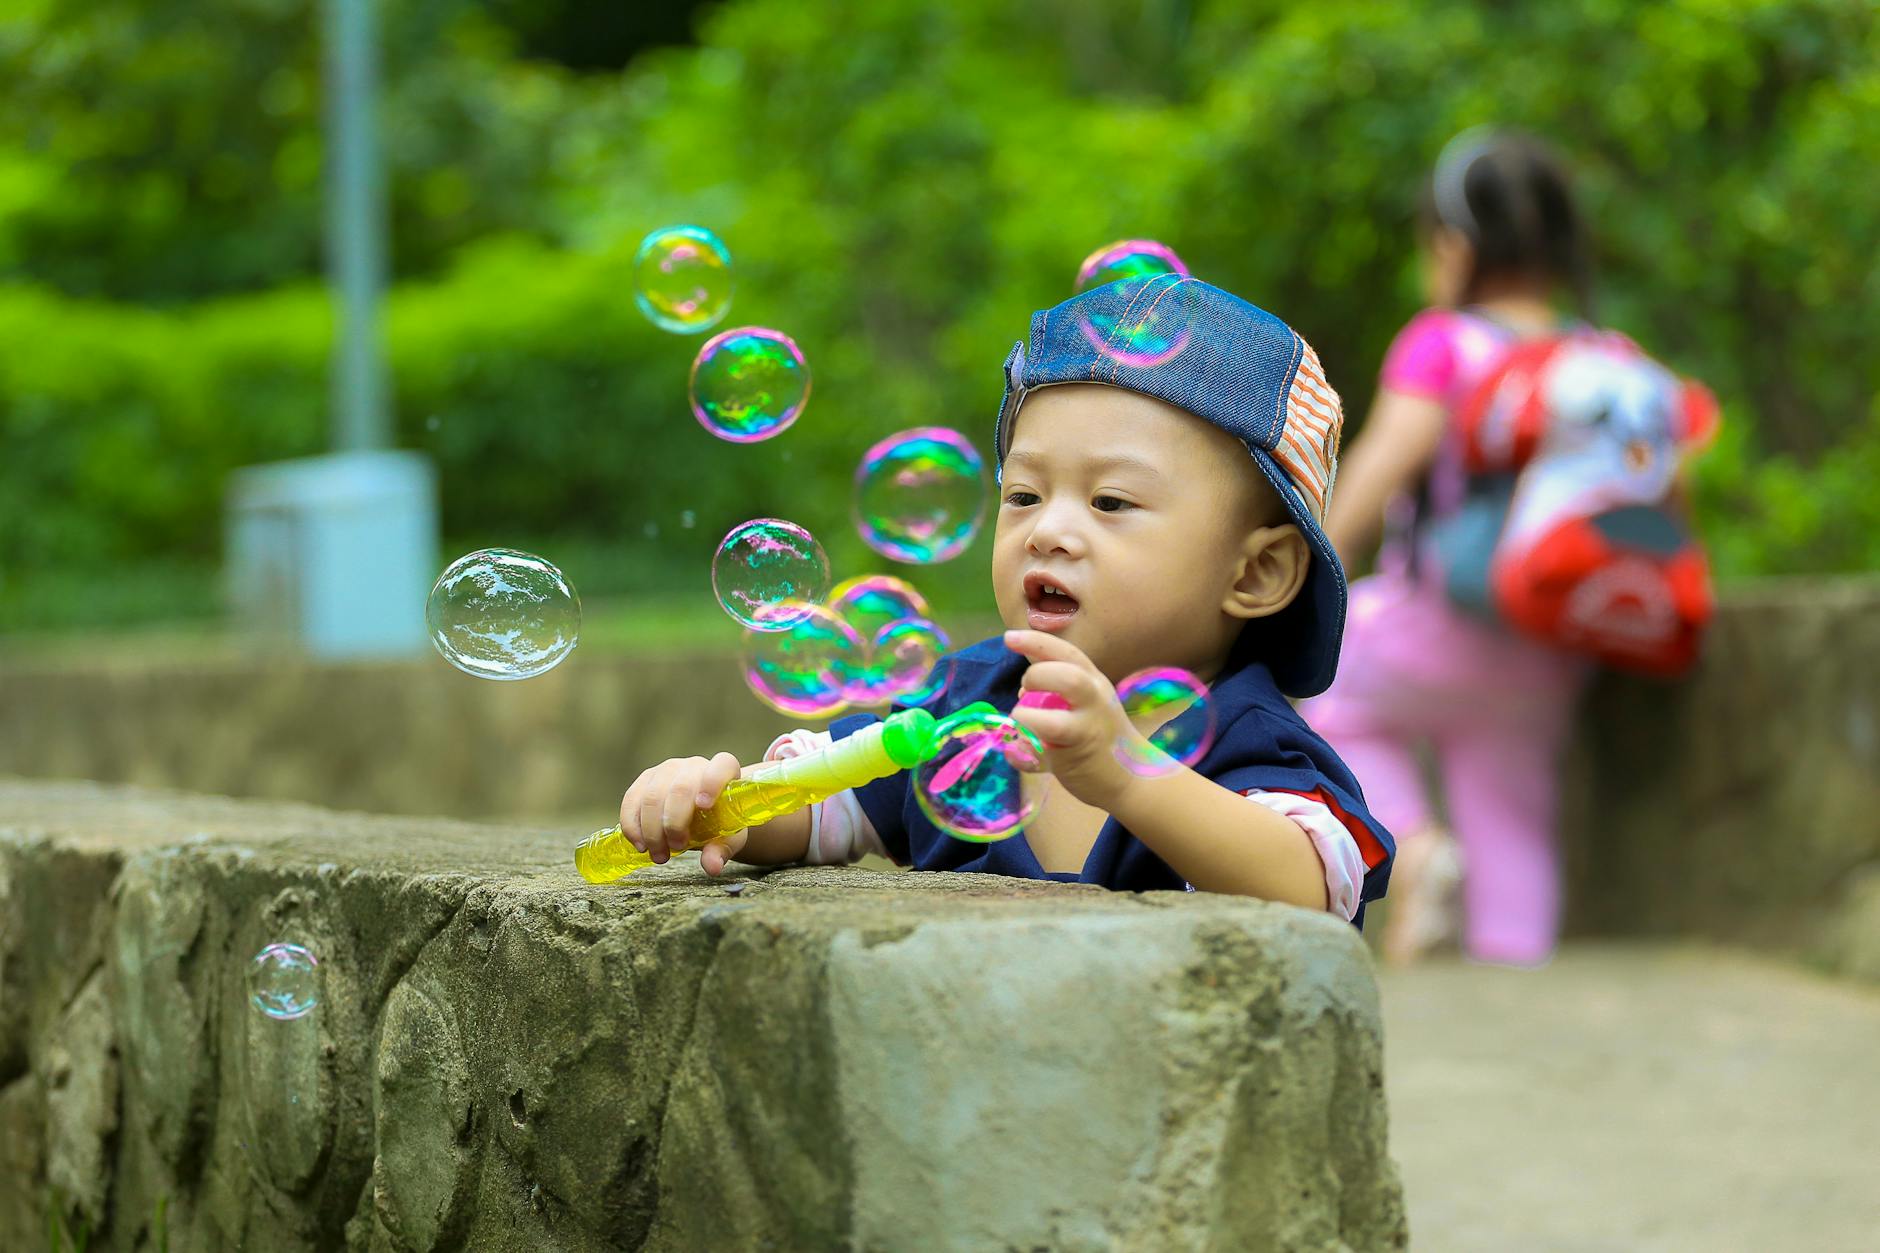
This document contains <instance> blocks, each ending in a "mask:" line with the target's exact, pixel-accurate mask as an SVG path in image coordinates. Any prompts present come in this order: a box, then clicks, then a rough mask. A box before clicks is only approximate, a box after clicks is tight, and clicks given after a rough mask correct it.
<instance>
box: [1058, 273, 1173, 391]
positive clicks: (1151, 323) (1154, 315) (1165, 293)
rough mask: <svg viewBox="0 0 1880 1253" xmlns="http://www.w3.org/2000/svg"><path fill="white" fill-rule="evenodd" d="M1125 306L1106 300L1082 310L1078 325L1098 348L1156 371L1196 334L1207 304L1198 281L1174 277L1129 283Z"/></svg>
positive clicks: (1109, 355) (1121, 361)
mask: <svg viewBox="0 0 1880 1253" xmlns="http://www.w3.org/2000/svg"><path fill="white" fill-rule="evenodd" d="M1121 290H1122V293H1123V294H1125V295H1126V296H1127V300H1128V303H1127V304H1126V305H1125V306H1124V307H1123V308H1122V309H1120V310H1119V309H1116V308H1114V307H1113V305H1114V302H1106V304H1105V305H1100V306H1098V307H1094V308H1086V309H1082V310H1080V311H1079V312H1078V320H1077V326H1078V329H1079V330H1081V331H1082V332H1083V335H1084V338H1085V339H1086V340H1087V341H1089V344H1090V346H1091V347H1092V348H1094V349H1096V350H1097V352H1099V353H1101V354H1102V355H1103V356H1105V357H1107V358H1109V359H1110V360H1111V361H1114V362H1115V363H1116V364H1117V365H1121V366H1129V367H1132V368H1134V369H1142V370H1146V369H1153V368H1154V367H1156V366H1161V365H1167V364H1168V363H1169V362H1171V361H1173V360H1174V359H1175V358H1176V357H1178V356H1180V355H1181V353H1182V351H1183V350H1184V349H1185V348H1187V347H1188V344H1189V342H1190V341H1191V340H1192V339H1193V338H1194V334H1195V328H1196V322H1197V320H1198V319H1199V317H1200V312H1201V305H1200V300H1199V298H1198V297H1197V296H1196V295H1195V293H1194V288H1193V285H1192V284H1190V283H1186V282H1183V281H1182V280H1181V279H1180V278H1178V277H1175V276H1173V275H1157V276H1155V277H1153V278H1149V279H1144V280H1142V281H1141V282H1140V283H1130V284H1124V285H1123V287H1122V289H1121Z"/></svg>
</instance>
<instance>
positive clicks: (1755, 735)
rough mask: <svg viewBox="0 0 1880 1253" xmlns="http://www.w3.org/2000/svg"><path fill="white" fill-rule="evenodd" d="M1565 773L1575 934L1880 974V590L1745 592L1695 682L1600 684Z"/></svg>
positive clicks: (1822, 587) (1785, 587)
mask: <svg viewBox="0 0 1880 1253" xmlns="http://www.w3.org/2000/svg"><path fill="white" fill-rule="evenodd" d="M1568 770H1569V774H1568V779H1569V786H1568V788H1567V790H1566V797H1567V801H1566V809H1567V813H1566V815H1565V829H1566V832H1567V839H1566V845H1565V848H1566V856H1567V868H1568V879H1569V893H1568V899H1569V903H1570V908H1571V916H1570V919H1569V921H1570V925H1571V926H1572V927H1573V928H1574V929H1576V930H1579V931H1582V932H1594V933H1599V934H1606V935H1615V934H1616V935H1671V934H1683V935H1691V934H1696V935H1704V936H1710V937H1714V938H1717V939H1721V940H1725V941H1730V942H1734V943H1741V944H1748V945H1753V946H1757V947H1764V946H1775V947H1782V948H1788V949H1797V948H1799V949H1800V950H1801V951H1803V952H1804V953H1806V954H1808V955H1810V956H1812V957H1813V958H1815V959H1816V960H1818V961H1820V962H1821V963H1823V964H1824V965H1827V966H1829V967H1830V968H1833V969H1836V970H1840V971H1843V972H1846V973H1852V974H1856V975H1860V976H1863V977H1866V978H1870V979H1875V980H1880V580H1864V581H1861V580H1853V581H1846V582H1840V583H1832V582H1825V581H1817V580H1806V581H1805V580H1783V581H1772V582H1770V583H1766V584H1759V585H1756V586H1754V587H1750V588H1743V589H1739V590H1738V591H1737V592H1736V594H1735V595H1734V597H1733V599H1732V601H1731V603H1730V605H1729V607H1728V611H1727V612H1725V613H1723V614H1721V615H1720V616H1719V618H1718V620H1717V623H1716V625H1715V627H1714V630H1713V634H1712V637H1711V638H1710V640H1709V641H1708V643H1707V647H1706V652H1705V658H1704V663H1703V665H1702V666H1701V667H1699V669H1698V671H1697V672H1696V673H1695V674H1694V675H1693V676H1692V677H1691V678H1690V679H1688V680H1687V681H1684V682H1681V683H1677V684H1665V683H1656V682H1649V681H1645V680H1638V679H1622V678H1618V677H1616V676H1607V677H1605V678H1603V679H1602V680H1601V681H1600V682H1599V683H1598V684H1597V685H1596V686H1595V687H1594V689H1593V690H1592V692H1591V693H1590V694H1589V699H1588V703H1587V708H1586V714H1585V717H1584V718H1583V720H1582V733H1581V735H1580V737H1579V740H1578V742H1577V744H1576V745H1575V747H1574V752H1573V755H1572V759H1571V761H1570V763H1569V767H1568Z"/></svg>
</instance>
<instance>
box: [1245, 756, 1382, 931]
mask: <svg viewBox="0 0 1880 1253" xmlns="http://www.w3.org/2000/svg"><path fill="white" fill-rule="evenodd" d="M1241 795H1242V796H1245V797H1246V798H1247V799H1248V800H1250V801H1253V802H1254V803H1256V804H1259V805H1264V806H1266V807H1267V808H1268V809H1270V810H1272V811H1273V812H1274V813H1276V814H1280V815H1282V816H1284V817H1287V818H1291V819H1292V820H1293V821H1294V822H1296V823H1298V824H1299V829H1300V830H1302V831H1304V832H1305V833H1306V835H1307V836H1308V837H1309V838H1310V839H1311V841H1312V847H1313V848H1314V849H1316V850H1318V854H1319V861H1320V862H1322V863H1323V864H1324V866H1325V900H1326V908H1327V909H1329V910H1330V911H1331V912H1332V913H1334V914H1337V915H1338V916H1339V917H1341V918H1343V919H1344V920H1345V921H1346V922H1350V921H1351V920H1352V919H1353V918H1355V917H1357V915H1358V902H1359V901H1360V900H1361V899H1362V892H1361V888H1362V885H1363V883H1364V857H1363V855H1362V854H1360V853H1359V852H1358V841H1357V840H1355V839H1353V838H1352V836H1351V832H1350V831H1348V830H1346V829H1345V824H1344V823H1342V822H1340V821H1339V820H1338V818H1337V817H1336V816H1335V815H1334V814H1333V813H1332V811H1331V810H1330V809H1328V808H1327V807H1326V806H1325V804H1324V803H1323V802H1321V801H1315V800H1313V799H1312V798H1311V797H1309V796H1299V795H1296V794H1294V793H1292V792H1263V791H1260V790H1259V789H1258V788H1255V789H1253V790H1251V791H1247V792H1242V793H1241Z"/></svg>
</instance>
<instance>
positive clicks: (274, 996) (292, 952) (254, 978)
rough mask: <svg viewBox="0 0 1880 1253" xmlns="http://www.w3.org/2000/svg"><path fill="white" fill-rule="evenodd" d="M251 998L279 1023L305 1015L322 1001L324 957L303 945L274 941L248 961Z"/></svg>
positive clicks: (264, 1012)
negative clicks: (321, 982)
mask: <svg viewBox="0 0 1880 1253" xmlns="http://www.w3.org/2000/svg"><path fill="white" fill-rule="evenodd" d="M248 999H249V1002H250V1003H252V1004H253V1005H254V1007H255V1008H256V1009H258V1010H260V1011H261V1012H262V1013H263V1014H265V1015H267V1016H268V1017H269V1018H272V1019H275V1020H276V1021H277V1022H288V1021H291V1020H293V1019H295V1018H304V1017H306V1016H307V1015H308V1014H310V1013H312V1012H313V1010H314V1007H315V1006H316V1005H318V1004H319V1003H320V959H319V958H317V957H315V956H314V955H313V954H312V953H311V952H309V951H308V950H307V949H306V948H304V947H302V946H301V945H299V944H270V945H268V946H267V947H266V948H264V949H262V950H261V951H260V952H259V953H256V954H255V958H254V960H253V961H251V962H249V963H248Z"/></svg>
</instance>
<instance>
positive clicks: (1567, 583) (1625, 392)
mask: <svg viewBox="0 0 1880 1253" xmlns="http://www.w3.org/2000/svg"><path fill="white" fill-rule="evenodd" d="M1716 426H1717V404H1716V400H1715V399H1714V398H1713V397H1712V396H1711V394H1710V392H1709V390H1708V389H1707V388H1705V387H1704V386H1702V385H1701V384H1698V383H1693V382H1689V381H1687V380H1681V379H1679V378H1678V377H1677V376H1676V375H1674V374H1672V373H1671V372H1670V371H1669V370H1667V369H1666V368H1665V367H1663V366H1661V365H1659V364H1658V363H1657V362H1655V361H1653V360H1652V359H1651V358H1650V357H1648V356H1646V355H1645V354H1644V353H1643V352H1642V351H1640V349H1639V348H1638V346H1637V345H1636V344H1634V343H1633V342H1632V341H1631V340H1629V339H1627V338H1626V337H1625V336H1623V335H1619V334H1617V333H1615V332H1610V331H1597V330H1591V329H1576V330H1570V331H1566V332H1563V333H1560V334H1557V335H1550V336H1545V337H1542V338H1539V339H1531V340H1524V341H1522V342H1520V343H1517V344H1515V345H1514V346H1513V347H1511V348H1510V349H1509V350H1508V351H1507V353H1506V355H1505V356H1504V357H1503V359H1502V360H1501V361H1500V362H1499V363H1498V364H1497V365H1496V367H1495V368H1494V369H1493V370H1492V371H1491V372H1490V373H1489V375H1488V377H1487V378H1485V379H1484V380H1483V381H1482V383H1481V384H1480V385H1479V386H1478V387H1477V388H1476V390H1475V391H1474V393H1473V394H1472V395H1470V396H1469V397H1468V398H1467V399H1466V400H1465V401H1464V402H1463V404H1462V406H1461V408H1460V409H1459V410H1458V413H1457V433H1458V435H1459V437H1460V439H1461V441H1462V449H1463V457H1464V462H1465V464H1466V466H1467V468H1468V470H1469V474H1470V478H1471V487H1470V500H1471V504H1472V505H1473V508H1470V507H1465V509H1464V510H1463V511H1462V513H1461V514H1460V515H1459V516H1458V520H1457V525H1454V526H1451V527H1449V528H1448V531H1449V533H1448V534H1447V535H1440V534H1439V535H1436V536H1435V537H1434V538H1435V539H1436V547H1437V550H1438V553H1439V555H1440V556H1441V557H1442V559H1443V562H1444V565H1445V575H1446V579H1447V581H1448V583H1449V585H1450V587H1451V589H1452V591H1456V592H1457V593H1458V596H1459V599H1462V600H1464V601H1465V602H1467V601H1471V600H1473V601H1475V602H1477V603H1478V604H1485V605H1486V607H1489V608H1491V609H1492V611H1493V612H1494V614H1495V615H1496V616H1497V617H1499V618H1501V619H1502V620H1503V621H1505V622H1507V623H1509V624H1510V625H1512V626H1513V627H1515V628H1516V629H1517V630H1519V631H1521V632H1523V633H1524V634H1526V635H1529V636H1531V637H1533V638H1535V639H1538V640H1542V641H1545V642H1546V643H1549V644H1553V645H1555V646H1556V647H1559V648H1563V649H1566V650H1568V651H1571V652H1577V653H1583V654H1588V655H1590V656H1592V657H1594V658H1597V659H1598V660H1599V661H1601V662H1604V663H1605V664H1607V665H1611V666H1614V667H1617V668H1620V669H1625V670H1635V671H1642V672H1645V673H1650V674H1659V675H1673V674H1677V673H1679V672H1681V671H1683V670H1685V669H1686V668H1688V667H1689V666H1690V665H1691V663H1692V662H1693V661H1694V660H1696V657H1697V650H1698V645H1699V642H1700V640H1701V638H1702V636H1703V632H1704V628H1705V627H1706V626H1707V625H1708V624H1709V622H1710V617H1711V609H1712V601H1711V591H1710V570H1709V563H1708V562H1707V561H1706V560H1705V557H1704V550H1703V547H1702V545H1701V544H1700V543H1699V542H1698V540H1697V538H1696V537H1695V536H1694V535H1693V534H1692V532H1691V529H1690V526H1689V523H1688V522H1687V520H1686V516H1685V508H1684V502H1683V501H1682V499H1681V497H1680V495H1679V482H1678V470H1679V465H1680V463H1681V461H1682V459H1683V457H1684V455H1685V453H1686V452H1687V451H1689V450H1690V449H1691V448H1692V447H1693V446H1696V445H1700V444H1702V443H1703V442H1705V441H1706V440H1708V439H1709V438H1710V437H1711V435H1713V434H1714V433H1715V430H1716ZM1439 525H1440V524H1439Z"/></svg>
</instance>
